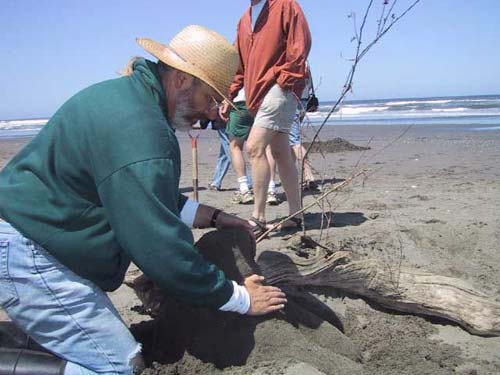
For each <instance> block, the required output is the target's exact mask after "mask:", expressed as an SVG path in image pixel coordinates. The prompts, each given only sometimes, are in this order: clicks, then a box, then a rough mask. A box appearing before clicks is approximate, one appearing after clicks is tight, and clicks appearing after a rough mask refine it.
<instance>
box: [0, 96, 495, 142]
mask: <svg viewBox="0 0 500 375" xmlns="http://www.w3.org/2000/svg"><path fill="white" fill-rule="evenodd" d="M334 104H335V103H334V102H328V101H325V102H321V101H320V107H319V110H318V112H315V113H309V114H308V120H309V122H310V123H311V125H319V124H321V123H322V122H323V121H324V119H325V118H326V116H327V115H328V113H329V112H330V110H331V109H332V107H333V105H334ZM47 121H48V119H46V118H39V119H12V120H0V138H16V137H25V136H33V135H35V134H37V133H38V132H39V131H40V129H41V128H42V127H43V126H44V125H45V124H46V123H47ZM327 125H332V126H335V125H429V126H440V125H441V126H442V125H446V126H453V125H455V126H457V128H460V129H462V130H463V129H466V130H470V131H493V130H500V95H484V96H460V97H429V98H400V99H375V100H358V101H345V102H344V103H343V105H342V106H341V107H340V108H339V109H338V110H337V111H336V112H334V113H333V114H332V116H331V117H330V118H329V119H328V122H327Z"/></svg>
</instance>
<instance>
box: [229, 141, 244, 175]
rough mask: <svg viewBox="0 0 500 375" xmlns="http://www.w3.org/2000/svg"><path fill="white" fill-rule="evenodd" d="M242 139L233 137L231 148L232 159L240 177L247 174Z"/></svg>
mask: <svg viewBox="0 0 500 375" xmlns="http://www.w3.org/2000/svg"><path fill="white" fill-rule="evenodd" d="M244 142H245V141H244V140H242V139H231V142H230V143H229V149H230V151H231V161H232V163H233V169H234V171H235V172H236V175H237V176H238V177H243V176H245V175H246V168H245V158H244V157H243V143H244Z"/></svg>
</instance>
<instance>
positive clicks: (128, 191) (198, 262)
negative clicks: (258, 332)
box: [98, 158, 286, 315]
mask: <svg viewBox="0 0 500 375" xmlns="http://www.w3.org/2000/svg"><path fill="white" fill-rule="evenodd" d="M174 170H175V167H174V164H173V161H172V160H170V159H167V158H157V159H150V160H145V161H141V162H136V163H133V164H130V165H128V166H125V167H123V168H121V169H119V170H118V171H116V172H115V173H113V174H112V175H110V176H108V177H107V178H106V179H104V180H103V181H101V182H100V183H99V185H98V191H99V196H100V198H101V202H102V205H103V207H104V208H105V209H106V212H107V216H108V220H109V223H110V226H111V228H112V229H113V232H114V235H115V236H116V239H117V241H118V243H119V244H120V246H121V247H122V248H123V249H124V250H125V251H126V252H127V253H128V255H129V256H130V258H131V260H132V261H133V262H134V263H135V264H136V265H137V266H138V267H139V268H140V269H141V270H142V271H143V272H144V274H145V275H147V276H148V277H149V278H150V279H151V280H152V281H154V282H155V283H156V284H157V285H158V286H159V287H160V288H162V289H163V290H165V292H167V293H168V294H169V295H171V296H173V297H175V298H177V299H179V300H182V301H185V302H187V303H189V304H193V305H201V306H211V307H215V308H222V307H223V306H226V305H227V304H228V302H230V301H231V300H233V301H234V298H233V295H234V294H235V289H234V284H233V282H231V280H228V279H227V278H226V276H225V275H224V273H223V271H222V270H220V269H219V268H218V267H216V266H215V265H214V264H211V263H209V262H207V261H206V260H205V259H204V258H203V257H202V255H201V254H200V253H199V252H198V250H197V249H196V247H195V246H194V244H193V236H192V233H191V230H190V229H189V228H188V226H186V225H185V224H184V223H183V222H182V220H181V219H180V217H179V207H180V206H181V205H182V208H183V209H186V204H188V203H187V201H186V199H185V197H184V198H183V199H181V198H180V197H182V196H181V195H179V194H178V187H177V186H176V184H175V182H174V181H175V178H174V176H175V174H174ZM197 211H198V210H197ZM200 214H201V213H200ZM200 220H201V219H200ZM204 220H205V219H204ZM250 285H251V284H250ZM238 288H239V287H238ZM267 288H269V287H262V288H260V287H259V288H253V287H251V288H250V289H249V288H246V287H245V291H246V292H247V293H248V296H249V300H250V307H249V309H248V310H247V311H246V312H244V311H242V310H241V303H239V302H238V300H237V301H236V304H235V305H231V304H230V305H229V309H228V310H227V311H237V312H240V313H248V314H252V315H258V314H265V313H266V312H269V311H271V310H272V311H274V310H275V309H280V308H282V306H283V304H284V303H286V300H285V298H284V294H283V293H282V292H281V291H277V290H270V289H267ZM239 291H240V292H241V290H239ZM239 294H240V295H242V294H244V293H239ZM236 297H237V296H236ZM243 297H244V295H243ZM238 308H239V310H238Z"/></svg>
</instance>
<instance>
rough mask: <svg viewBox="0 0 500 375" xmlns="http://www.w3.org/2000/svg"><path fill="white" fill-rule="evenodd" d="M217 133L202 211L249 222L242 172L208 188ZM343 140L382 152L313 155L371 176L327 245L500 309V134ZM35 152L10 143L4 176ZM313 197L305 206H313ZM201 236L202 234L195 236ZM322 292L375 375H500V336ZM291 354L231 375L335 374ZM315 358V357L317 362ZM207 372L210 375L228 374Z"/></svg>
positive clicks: (416, 132) (205, 141)
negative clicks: (455, 282) (447, 282)
mask: <svg viewBox="0 0 500 375" xmlns="http://www.w3.org/2000/svg"><path fill="white" fill-rule="evenodd" d="M310 132H311V131H310V130H309V131H308V133H310ZM403 134H404V135H403ZM216 135H217V133H216V132H214V131H211V130H207V131H204V132H200V137H199V145H200V147H199V160H200V164H199V171H200V192H199V194H200V201H201V202H203V203H206V204H210V205H214V206H217V207H220V208H222V209H225V210H227V211H229V212H233V213H236V214H240V215H242V216H243V217H248V216H250V213H251V206H237V205H234V204H231V203H230V198H231V197H232V194H233V192H234V190H235V187H236V178H235V175H234V173H233V172H232V170H230V172H229V173H228V175H227V176H226V178H225V180H224V182H223V188H224V189H226V190H224V191H221V192H214V191H209V190H208V189H206V186H207V185H208V183H209V182H210V178H211V176H212V173H213V169H214V166H215V160H216V158H217V155H218V152H219V145H218V139H217V137H216ZM333 137H342V138H344V139H346V140H348V141H350V142H352V143H354V144H356V145H360V146H366V145H369V146H370V147H371V149H370V150H368V151H356V152H343V153H329V154H324V155H321V154H313V155H311V160H312V163H313V166H314V168H315V169H316V170H317V171H318V172H320V174H321V175H322V177H323V178H324V179H325V180H326V181H331V180H333V179H336V180H339V179H345V178H348V177H349V176H351V175H352V173H353V171H354V170H356V169H357V168H360V167H367V168H368V169H369V171H368V172H367V176H366V177H365V178H359V179H358V180H356V181H355V182H354V183H353V184H351V185H349V186H348V187H347V188H345V189H343V190H342V191H340V192H338V193H335V194H332V195H331V197H330V199H329V204H328V205H327V206H326V207H327V211H332V212H333V226H332V227H331V228H329V230H328V231H326V230H325V231H323V233H322V236H323V237H322V239H323V241H330V242H332V243H333V244H336V245H338V244H348V245H349V246H350V248H351V249H352V251H353V252H356V253H358V254H360V255H362V256H367V257H375V258H377V259H379V260H381V261H384V262H388V263H391V264H401V265H402V266H405V267H413V268H420V269H423V270H427V271H432V272H434V273H437V274H441V275H444V276H452V277H457V278H460V279H463V280H466V281H467V282H468V283H470V284H472V285H473V286H475V287H476V288H478V289H480V290H482V291H484V292H486V293H488V294H490V295H491V296H492V298H493V299H495V300H497V301H500V273H499V264H500V252H499V251H498V249H499V246H498V243H499V241H500V215H499V214H498V212H499V209H500V131H498V130H497V131H483V132H477V131H472V130H471V129H470V128H466V127H452V126H442V127H431V126H419V127H413V128H411V129H410V130H408V131H407V132H406V133H405V128H403V127H399V126H395V125H394V126H335V127H333V126H330V127H326V128H325V129H324V131H323V132H322V135H321V137H320V138H321V139H323V140H327V139H330V138H333ZM398 138H399V139H398ZM179 139H180V144H181V150H182V158H183V169H182V171H183V172H182V177H181V188H182V190H183V191H184V192H186V193H187V194H188V195H189V194H190V191H191V150H190V144H189V139H188V136H187V134H186V133H179ZM395 139H397V140H396V141H394V140H395ZM25 142H26V140H24V139H10V140H0V168H1V167H2V166H3V164H4V163H5V162H6V160H8V159H9V158H10V157H12V155H13V153H15V152H16V150H18V149H19V148H20V147H21V146H22V145H23V144H24V143H25ZM311 199H312V198H311V197H309V196H306V197H305V200H304V202H305V203H308V202H310V201H311ZM286 212H287V205H286V203H282V204H281V205H280V206H278V207H276V208H275V207H270V208H269V209H268V220H272V219H274V218H278V217H281V216H283V215H285V214H286ZM320 216H321V214H320V210H319V209H318V208H314V209H312V210H311V211H310V212H308V213H307V215H306V222H307V223H308V224H309V227H311V228H316V229H311V230H310V231H309V234H310V235H312V236H314V237H316V238H317V237H318V236H319V233H320V230H319V229H318V224H319V220H320ZM202 233H203V231H200V230H196V231H195V237H196V238H199V237H200V236H201V234H202ZM288 240H289V239H288V237H286V236H281V235H276V236H273V237H272V238H271V239H269V240H266V241H263V242H262V243H260V244H259V247H258V249H259V251H262V250H266V249H279V248H284V247H286V245H287V242H288ZM316 294H317V295H318V296H319V298H320V299H321V300H322V301H323V302H325V303H326V304H327V305H329V306H330V307H331V308H332V309H333V310H334V311H335V312H336V313H337V314H338V315H339V316H340V318H341V320H342V321H343V323H344V326H345V334H346V336H347V337H348V338H349V339H350V340H351V341H352V342H353V343H354V345H355V346H356V347H357V348H358V349H359V351H360V352H361V353H362V357H363V362H362V363H361V364H360V368H362V370H363V371H364V373H366V374H452V373H454V374H457V373H458V374H464V375H465V374H498V373H500V357H499V356H498V353H499V352H500V338H483V337H477V336H472V335H470V334H468V333H467V332H465V331H464V330H462V329H461V328H459V327H457V326H454V325H450V324H448V323H446V322H437V321H435V320H434V321H433V320H430V319H426V318H422V317H415V316H410V315H403V314H395V313H390V312H387V311H384V310H382V309H380V308H377V307H375V306H371V305H369V304H368V303H366V302H365V301H363V300H362V299H357V298H355V297H353V296H348V297H346V296H343V295H339V294H336V293H335V291H333V290H317V291H316ZM112 298H113V301H114V302H115V304H116V305H117V307H118V309H119V311H120V313H121V314H122V316H123V317H124V319H125V321H126V322H127V323H129V324H133V323H137V322H140V321H141V320H143V319H146V318H145V317H144V316H143V315H140V314H138V313H137V312H135V311H133V310H131V308H132V307H134V306H135V305H137V299H136V298H135V297H134V296H133V294H132V293H131V290H130V289H129V288H128V287H126V286H123V287H121V288H120V289H119V290H118V291H116V292H114V293H112ZM318 329H324V328H321V327H320V328H318ZM257 349H258V348H257ZM318 350H319V349H318ZM284 352H285V353H286V351H284ZM280 355H281V358H274V357H272V355H271V354H270V357H269V358H267V359H266V358H264V359H262V358H261V359H262V360H263V361H264V362H265V361H267V362H265V363H264V362H262V363H264V364H265V365H266V366H267V367H259V366H260V365H259V364H258V363H254V364H253V365H252V366H251V367H242V368H228V369H225V370H224V374H231V373H233V374H240V373H241V374H255V375H257V374H271V373H286V374H290V375H291V374H299V373H300V374H308V375H313V374H321V373H328V372H327V369H326V368H321V364H318V363H317V361H315V360H313V359H311V361H309V362H308V361H305V360H298V359H297V357H294V356H290V358H286V354H283V352H282V353H281V354H280ZM310 355H311V358H312V357H314V352H313V353H311V354H310ZM280 360H281V362H280ZM290 361H291V362H290ZM262 363H261V364H262ZM264 364H262V366H264ZM301 366H302V367H301ZM190 368H191V367H189V366H188V365H184V366H183V365H182V364H180V365H178V367H177V370H176V371H179V372H168V371H171V369H172V368H171V367H169V368H166V367H165V368H161V367H159V368H157V369H156V370H150V372H149V373H150V374H170V373H172V374H173V373H180V374H183V373H185V374H191V373H194V372H190ZM201 369H202V373H219V371H218V370H216V369H213V372H209V371H208V370H207V368H204V367H203V366H202V367H201ZM271 369H273V370H272V371H275V372H272V371H271ZM172 371H173V370H172ZM279 371H281V372H279ZM293 371H295V372H293ZM315 371H316V372H315Z"/></svg>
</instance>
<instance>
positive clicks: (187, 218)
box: [181, 199, 200, 228]
mask: <svg viewBox="0 0 500 375" xmlns="http://www.w3.org/2000/svg"><path fill="white" fill-rule="evenodd" d="M199 205H200V204H199V203H198V202H196V201H192V200H191V199H188V200H187V201H186V203H184V207H182V210H181V220H182V222H183V223H184V224H186V225H187V226H188V227H189V228H192V227H193V222H194V218H195V217H196V211H198V206H199Z"/></svg>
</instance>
